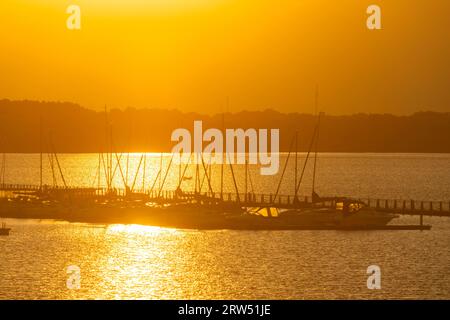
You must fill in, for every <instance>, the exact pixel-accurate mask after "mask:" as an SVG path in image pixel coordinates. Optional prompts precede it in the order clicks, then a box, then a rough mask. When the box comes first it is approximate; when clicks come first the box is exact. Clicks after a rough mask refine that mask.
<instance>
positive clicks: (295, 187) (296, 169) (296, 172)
mask: <svg viewBox="0 0 450 320" xmlns="http://www.w3.org/2000/svg"><path fill="white" fill-rule="evenodd" d="M297 175H298V131H295V172H294V202H295V201H297V180H298V177H297Z"/></svg>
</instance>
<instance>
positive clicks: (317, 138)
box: [312, 87, 321, 194]
mask: <svg viewBox="0 0 450 320" xmlns="http://www.w3.org/2000/svg"><path fill="white" fill-rule="evenodd" d="M318 106H319V89H318V87H316V97H315V105H314V108H315V112H316V115H317V116H318V120H317V136H316V141H315V147H314V149H315V151H314V169H313V181H312V192H313V194H314V193H315V186H316V166H317V147H318V142H319V131H320V116H321V114H320V113H318Z"/></svg>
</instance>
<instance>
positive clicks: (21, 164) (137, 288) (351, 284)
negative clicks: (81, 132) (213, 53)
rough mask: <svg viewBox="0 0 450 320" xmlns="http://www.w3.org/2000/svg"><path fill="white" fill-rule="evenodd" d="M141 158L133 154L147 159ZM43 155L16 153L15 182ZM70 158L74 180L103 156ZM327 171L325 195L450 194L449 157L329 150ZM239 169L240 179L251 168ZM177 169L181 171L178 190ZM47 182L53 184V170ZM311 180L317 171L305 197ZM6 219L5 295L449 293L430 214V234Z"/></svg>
mask: <svg viewBox="0 0 450 320" xmlns="http://www.w3.org/2000/svg"><path fill="white" fill-rule="evenodd" d="M138 158H139V157H138V156H137V155H136V156H134V157H132V159H131V162H132V163H134V165H135V166H136V167H137V164H136V162H137V161H139V159H138ZM36 160H37V157H36V156H35V155H8V166H7V168H8V169H7V177H6V179H7V180H8V182H15V183H20V182H23V183H33V182H35V181H36V179H38V177H39V174H38V171H37V168H38V166H39V163H38V161H36ZM165 161H166V162H167V159H165ZM61 163H62V166H63V168H64V170H65V172H66V174H67V180H68V181H71V182H72V183H73V184H78V185H80V184H81V185H90V184H92V183H93V182H92V181H95V172H96V163H97V157H96V156H95V155H62V156H61ZM158 163H159V157H158V156H156V155H155V156H154V158H153V159H152V160H149V161H148V163H147V165H148V168H147V176H146V177H145V179H144V185H146V184H147V183H150V182H151V181H152V179H154V170H153V171H152V168H151V167H152V164H153V166H156V165H157V164H158ZM131 167H132V166H130V168H131ZM319 168H320V170H319V171H318V186H317V189H318V191H319V193H321V194H324V195H335V194H344V195H352V196H356V197H386V198H391V199H393V198H404V199H410V198H413V199H417V200H444V201H448V200H449V198H450V196H449V190H450V156H449V155H393V154H388V155H377V154H355V155H350V154H326V155H322V156H321V157H320V158H319ZM216 169H217V168H215V169H213V170H216ZM236 170H237V175H238V177H239V175H241V174H242V172H243V170H242V168H237V169H236ZM250 170H251V172H252V174H253V179H254V181H253V182H254V188H255V189H256V190H255V191H258V192H262V191H264V192H266V193H270V192H273V190H272V189H273V188H276V182H277V177H261V176H259V175H257V168H250ZM289 170H290V174H288V180H287V181H286V183H285V184H284V185H283V186H282V189H283V192H284V193H286V194H289V193H291V192H289V190H290V189H291V184H290V183H289V179H290V180H291V181H292V179H293V178H292V176H293V175H292V168H291V167H289V169H288V172H289ZM131 172H132V170H131V169H130V176H132V174H131ZM308 173H309V171H308ZM133 174H134V173H133ZM177 176H178V173H177V172H176V171H175V172H173V173H172V177H171V178H170V179H171V181H170V183H169V184H168V188H170V184H174V181H175V180H176V177H177ZM213 176H214V171H213ZM133 178H134V177H133ZM45 179H48V181H50V180H51V173H49V172H48V171H46V173H45ZM130 179H131V178H130ZM137 180H139V181H141V180H142V173H140V174H139V175H138V178H137ZM310 181H311V180H310V175H309V174H307V177H306V180H305V185H304V187H303V188H304V190H303V193H304V194H307V193H308V188H309V187H310ZM118 183H119V182H118ZM141 183H142V182H141ZM216 183H217V182H214V184H215V186H217V184H216ZM227 183H229V182H227ZM187 187H188V186H186V188H187ZM240 187H242V183H241V184H240ZM292 188H293V187H292ZM401 219H402V220H401V221H400V222H401V223H416V222H417V220H418V218H417V217H403V218H401ZM5 221H6V222H7V223H8V225H9V226H10V227H11V228H12V232H11V235H10V236H9V237H0V299H17V298H19V299H28V298H30V299H80V298H88V299H203V298H205V299H208V298H214V299H216V298H218V299H221V298H226V299H247V298H249V299H322V298H325V299H335V298H363V299H372V298H376V299H385V298H401V299H412V298H423V299H432V298H437V299H450V218H425V223H429V224H432V225H433V229H432V230H431V231H425V232H420V231H356V232H344V231H252V232H250V231H227V230H222V231H196V230H176V229H163V228H157V227H149V226H138V225H109V226H103V225H88V224H73V223H64V222H56V221H37V220H5ZM71 265H75V266H78V267H79V268H80V270H81V287H80V289H79V290H70V289H68V288H67V285H66V282H67V279H68V274H67V273H66V271H67V268H68V267H69V266H71ZM370 265H378V266H380V268H381V279H382V280H381V281H382V282H381V285H382V288H381V290H369V289H367V285H366V281H367V277H368V275H367V274H366V271H367V267H368V266H370Z"/></svg>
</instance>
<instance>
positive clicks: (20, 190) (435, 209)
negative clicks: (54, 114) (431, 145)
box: [0, 184, 450, 217]
mask: <svg viewBox="0 0 450 320" xmlns="http://www.w3.org/2000/svg"><path fill="white" fill-rule="evenodd" d="M46 190H47V191H51V192H53V193H66V194H69V195H70V194H71V195H73V196H76V197H81V198H83V197H106V196H108V195H111V189H108V188H84V187H48V188H47V189H46ZM113 190H114V192H113V193H114V195H115V196H116V197H117V198H118V199H126V198H127V197H128V196H130V194H127V190H126V189H123V188H114V189H113ZM39 191H41V187H40V186H38V185H21V184H3V185H0V193H1V194H3V196H7V195H8V194H9V195H11V194H27V193H32V192H35V193H38V192H39ZM135 193H138V194H140V195H145V199H146V200H148V201H158V202H177V201H189V199H194V198H198V197H199V196H200V197H203V198H204V199H207V201H210V202H212V201H217V202H222V203H228V204H234V205H239V206H241V207H261V208H264V207H274V208H278V209H301V208H305V207H316V208H320V207H323V208H327V207H335V205H336V201H335V200H326V201H323V202H320V203H315V202H313V199H312V197H310V196H302V197H299V196H297V197H294V196H292V195H274V194H256V193H246V194H243V193H240V194H236V193H225V192H222V193H219V192H202V193H199V192H193V191H187V192H183V194H182V196H180V195H179V194H177V192H176V191H173V190H161V191H159V190H152V191H149V190H138V191H136V192H135ZM332 198H333V197H332ZM145 199H144V200H145ZM357 200H359V201H361V202H364V203H365V204H366V205H367V206H368V207H369V208H372V209H374V210H377V211H380V212H390V213H396V214H400V215H415V216H436V217H450V201H417V200H401V199H390V200H388V199H360V198H358V199H357Z"/></svg>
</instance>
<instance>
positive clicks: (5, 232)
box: [0, 223, 11, 236]
mask: <svg viewBox="0 0 450 320" xmlns="http://www.w3.org/2000/svg"><path fill="white" fill-rule="evenodd" d="M10 231H11V229H10V228H7V227H6V223H2V227H1V228H0V236H9V232H10Z"/></svg>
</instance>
